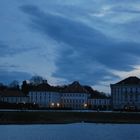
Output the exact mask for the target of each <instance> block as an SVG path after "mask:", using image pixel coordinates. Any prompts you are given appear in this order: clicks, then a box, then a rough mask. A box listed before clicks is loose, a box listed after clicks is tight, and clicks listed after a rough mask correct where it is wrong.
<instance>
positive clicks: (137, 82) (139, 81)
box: [115, 76, 140, 85]
mask: <svg viewBox="0 0 140 140" xmlns="http://www.w3.org/2000/svg"><path fill="white" fill-rule="evenodd" d="M115 85H140V79H139V78H138V77H136V76H131V77H128V78H126V79H124V80H122V81H120V82H118V83H116V84H115Z"/></svg>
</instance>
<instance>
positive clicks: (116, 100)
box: [110, 77, 140, 110]
mask: <svg viewBox="0 0 140 140" xmlns="http://www.w3.org/2000/svg"><path fill="white" fill-rule="evenodd" d="M110 87H111V99H112V108H113V110H129V109H130V110H140V79H139V78H138V77H128V78H126V79H124V80H122V81H120V82H118V83H116V84H111V85H110Z"/></svg>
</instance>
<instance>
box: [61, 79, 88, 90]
mask: <svg viewBox="0 0 140 140" xmlns="http://www.w3.org/2000/svg"><path fill="white" fill-rule="evenodd" d="M63 92H65V93H88V91H87V90H86V89H85V88H84V87H83V86H82V85H80V83H79V82H78V81H74V82H73V83H72V84H70V85H68V86H66V87H65V88H64V89H63Z"/></svg>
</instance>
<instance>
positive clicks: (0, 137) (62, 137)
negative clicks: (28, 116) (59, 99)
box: [0, 123, 140, 140]
mask: <svg viewBox="0 0 140 140" xmlns="http://www.w3.org/2000/svg"><path fill="white" fill-rule="evenodd" d="M0 140H140V125H139V124H92V123H76V124H60V125H54V124H53V125H50V124H49V125H0Z"/></svg>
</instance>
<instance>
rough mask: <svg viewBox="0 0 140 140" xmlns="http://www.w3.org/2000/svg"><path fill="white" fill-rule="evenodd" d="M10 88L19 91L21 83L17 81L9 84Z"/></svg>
mask: <svg viewBox="0 0 140 140" xmlns="http://www.w3.org/2000/svg"><path fill="white" fill-rule="evenodd" d="M9 88H10V89H15V90H19V82H18V81H17V80H14V81H12V82H11V83H10V84H9Z"/></svg>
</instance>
